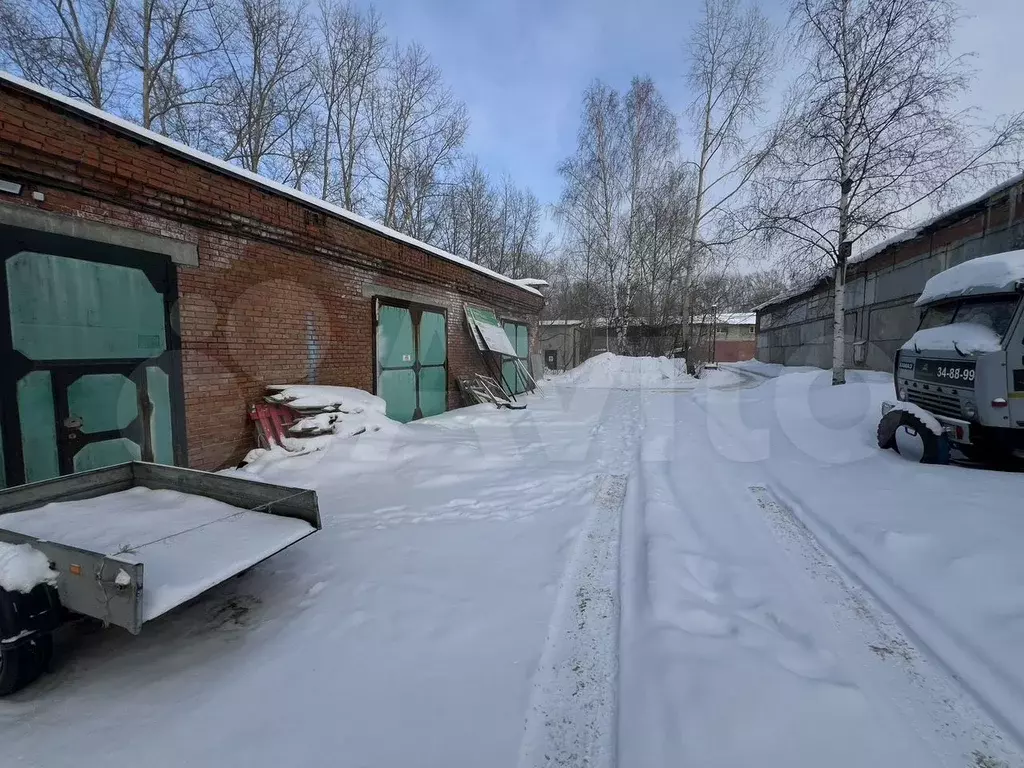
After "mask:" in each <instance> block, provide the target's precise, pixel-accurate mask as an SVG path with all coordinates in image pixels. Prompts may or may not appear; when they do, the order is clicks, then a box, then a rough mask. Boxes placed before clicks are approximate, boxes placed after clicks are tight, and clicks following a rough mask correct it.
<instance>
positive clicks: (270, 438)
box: [249, 403, 299, 450]
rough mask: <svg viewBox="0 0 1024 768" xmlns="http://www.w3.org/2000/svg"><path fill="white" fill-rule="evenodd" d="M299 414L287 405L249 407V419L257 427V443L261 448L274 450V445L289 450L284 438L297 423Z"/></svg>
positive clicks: (272, 404) (258, 404)
mask: <svg viewBox="0 0 1024 768" xmlns="http://www.w3.org/2000/svg"><path fill="white" fill-rule="evenodd" d="M298 416H299V414H298V413H296V411H294V410H293V409H291V408H289V407H288V406H287V405H280V404H279V403H254V404H253V405H250V406H249V418H250V419H252V422H253V424H254V425H255V427H256V441H257V442H258V443H259V446H260V448H272V447H273V445H274V444H276V445H279V446H280V447H282V448H285V450H287V447H286V446H285V444H284V438H285V437H287V435H288V427H290V426H291V425H292V424H294V423H295V421H296V419H298Z"/></svg>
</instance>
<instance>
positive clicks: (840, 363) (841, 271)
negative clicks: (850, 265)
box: [832, 258, 846, 384]
mask: <svg viewBox="0 0 1024 768" xmlns="http://www.w3.org/2000/svg"><path fill="white" fill-rule="evenodd" d="M835 294H836V295H835V308H834V310H833V314H832V383H833V384H845V383H846V311H845V296H846V259H845V258H840V259H839V261H838V262H837V263H836V272H835Z"/></svg>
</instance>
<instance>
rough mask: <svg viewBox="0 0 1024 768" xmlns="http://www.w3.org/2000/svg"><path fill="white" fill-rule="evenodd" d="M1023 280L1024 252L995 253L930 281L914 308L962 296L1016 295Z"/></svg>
mask: <svg viewBox="0 0 1024 768" xmlns="http://www.w3.org/2000/svg"><path fill="white" fill-rule="evenodd" d="M1021 280H1024V250H1020V251H1008V252H1007V253H994V254H992V255H991V256H982V257H981V258H978V259H971V260H970V261H965V262H964V263H963V264H957V265H956V266H955V267H950V268H949V269H947V270H946V271H945V272H940V273H939V274H937V275H935V276H934V277H932V278H929V280H928V282H927V283H925V285H924V291H922V292H921V297H920V298H919V299H918V300H917V301H916V302H914V306H915V307H923V306H924V305H925V304H931V303H932V302H935V301H942V300H945V299H958V298H960V297H962V296H984V295H985V294H990V293H1012V292H1013V291H1014V289H1015V286H1016V284H1017V282H1018V281H1021Z"/></svg>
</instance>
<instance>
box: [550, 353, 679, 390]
mask: <svg viewBox="0 0 1024 768" xmlns="http://www.w3.org/2000/svg"><path fill="white" fill-rule="evenodd" d="M556 380H559V381H561V382H562V383H571V384H575V385H576V386H577V387H582V388H584V389H678V388H681V387H683V388H690V387H693V386H695V385H696V382H697V380H696V379H694V378H693V377H692V376H690V375H689V374H688V373H687V372H686V361H685V360H683V359H681V358H677V359H673V360H670V359H669V358H667V357H623V356H622V355H613V354H612V353H610V352H605V353H604V354H601V355H597V356H595V357H592V358H590V359H589V360H586V361H585V362H583V363H581V364H580V365H579V366H577V367H576V368H573V369H572V370H571V371H569V372H568V373H566V374H564V376H561V377H557V378H556Z"/></svg>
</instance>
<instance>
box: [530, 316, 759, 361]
mask: <svg viewBox="0 0 1024 768" xmlns="http://www.w3.org/2000/svg"><path fill="white" fill-rule="evenodd" d="M756 321H757V317H756V315H755V314H754V313H753V312H726V313H720V314H719V315H718V316H717V318H713V317H712V315H710V314H708V315H696V316H694V318H693V323H692V326H691V327H692V339H691V343H690V349H689V353H688V354H685V353H684V350H683V343H684V339H685V337H686V328H685V326H684V324H683V323H682V322H681V321H679V320H678V319H673V320H671V321H670V322H667V323H664V324H650V323H644V322H639V321H634V322H632V323H631V324H630V325H629V326H628V327H627V328H626V333H625V342H624V343H622V342H621V341H620V339H619V331H618V329H617V328H615V326H614V324H611V325H610V324H609V321H608V319H607V318H603V317H598V318H594V319H592V320H589V321H585V320H575V319H562V320H542V321H541V322H540V332H539V335H538V336H539V347H540V350H541V353H542V354H543V355H544V365H545V367H546V368H548V369H551V370H564V369H566V368H572V367H574V366H576V365H578V364H579V363H581V362H583V361H584V360H586V359H587V358H589V357H593V356H594V355H599V354H601V353H603V352H609V351H611V352H616V353H619V354H626V355H650V356H660V355H669V356H677V357H682V356H684V354H685V356H686V357H687V358H688V361H689V362H690V363H693V364H697V363H701V362H709V361H716V362H735V361H737V360H749V359H751V358H752V357H754V352H755V350H756V333H755V329H756ZM712 338H713V339H714V341H713V343H712Z"/></svg>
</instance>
